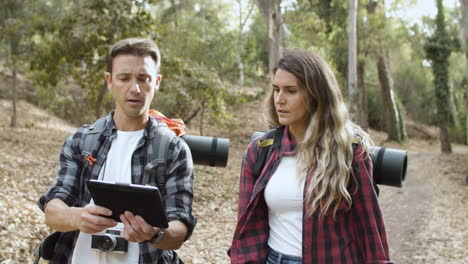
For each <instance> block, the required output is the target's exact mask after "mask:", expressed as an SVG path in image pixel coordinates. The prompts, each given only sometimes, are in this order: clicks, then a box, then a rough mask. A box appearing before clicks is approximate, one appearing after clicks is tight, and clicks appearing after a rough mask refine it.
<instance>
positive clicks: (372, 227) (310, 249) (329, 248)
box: [229, 127, 392, 264]
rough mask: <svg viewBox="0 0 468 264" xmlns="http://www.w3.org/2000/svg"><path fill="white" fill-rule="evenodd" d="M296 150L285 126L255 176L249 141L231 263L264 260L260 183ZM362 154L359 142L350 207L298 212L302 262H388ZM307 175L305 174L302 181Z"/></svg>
mask: <svg viewBox="0 0 468 264" xmlns="http://www.w3.org/2000/svg"><path fill="white" fill-rule="evenodd" d="M296 152H297V151H296V143H295V142H294V139H292V137H291V135H290V133H289V131H288V128H287V127H285V128H284V134H283V138H282V141H281V144H280V147H279V148H277V149H273V150H272V153H271V155H270V157H269V159H268V161H267V162H266V163H265V167H264V168H263V170H262V172H261V174H260V176H259V177H258V179H257V180H255V179H253V177H252V170H253V167H254V164H255V162H256V159H257V153H259V144H258V143H257V141H254V142H252V143H251V144H250V145H249V146H248V148H247V151H246V153H245V155H244V159H243V162H242V170H241V177H240V189H239V210H238V218H237V226H236V230H235V233H234V238H233V241H232V245H231V248H230V250H229V255H230V257H231V263H233V264H241V263H242V264H247V263H251V264H253V263H265V261H266V258H267V254H268V245H267V242H268V235H269V225H268V208H267V205H266V203H265V198H264V189H265V186H266V184H267V182H268V180H269V178H270V177H271V175H272V174H273V173H274V172H275V170H276V169H277V168H278V165H279V163H280V161H281V158H282V157H283V156H284V155H293V154H295V153H296ZM363 157H364V155H363V151H362V146H358V147H357V148H356V150H355V154H354V160H353V164H352V167H353V172H354V175H355V176H354V180H351V183H350V185H351V186H350V190H351V192H350V193H351V196H352V208H351V209H350V210H346V206H344V205H343V206H342V207H340V208H339V209H338V211H337V215H336V220H334V219H333V215H332V214H331V213H329V214H327V215H325V216H324V218H323V219H322V220H320V219H319V218H318V216H317V215H313V216H312V217H310V218H306V217H305V216H304V217H303V234H302V263H306V264H322V263H324V264H364V263H367V264H383V263H387V264H389V263H392V262H390V261H389V253H388V245H387V238H386V233H385V227H384V222H383V218H382V214H381V212H380V207H379V204H378V200H377V194H376V192H375V189H374V187H373V183H372V161H371V160H370V159H365V158H363ZM311 177H312V175H309V176H308V177H307V180H306V186H307V185H308V183H309V182H310V179H311ZM304 195H305V194H304ZM304 208H306V207H305V205H304ZM304 211H305V210H304ZM304 213H305V212H304ZM303 215H304V214H303Z"/></svg>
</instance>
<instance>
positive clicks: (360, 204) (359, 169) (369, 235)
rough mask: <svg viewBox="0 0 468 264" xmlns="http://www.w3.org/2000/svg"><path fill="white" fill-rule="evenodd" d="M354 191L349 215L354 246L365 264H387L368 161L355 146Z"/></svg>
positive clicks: (383, 226) (381, 222)
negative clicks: (355, 234)
mask: <svg viewBox="0 0 468 264" xmlns="http://www.w3.org/2000/svg"><path fill="white" fill-rule="evenodd" d="M353 173H354V177H355V179H356V184H357V191H356V192H354V194H353V197H352V199H353V207H352V208H353V209H352V214H353V217H354V220H355V222H356V225H357V234H358V237H357V242H358V243H359V246H358V248H359V250H360V251H361V252H360V253H361V255H362V256H363V257H364V259H365V261H366V262H365V263H366V264H384V263H386V264H390V263H393V262H391V261H390V257H389V250H388V244H387V236H386V232H385V225H384V220H383V216H382V213H381V210H380V206H379V202H378V199H377V193H376V191H375V189H374V185H373V181H372V161H371V159H370V158H369V157H366V155H365V153H364V152H363V150H362V146H359V147H358V148H357V150H356V153H355V158H354V161H353Z"/></svg>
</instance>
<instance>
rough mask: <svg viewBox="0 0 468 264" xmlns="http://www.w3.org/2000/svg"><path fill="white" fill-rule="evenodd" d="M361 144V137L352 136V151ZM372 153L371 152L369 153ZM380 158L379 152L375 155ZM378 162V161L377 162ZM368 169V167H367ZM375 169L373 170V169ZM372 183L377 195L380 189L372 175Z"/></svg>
mask: <svg viewBox="0 0 468 264" xmlns="http://www.w3.org/2000/svg"><path fill="white" fill-rule="evenodd" d="M359 145H361V138H360V137H358V136H354V137H353V152H354V153H355V152H356V150H357V148H358V147H359ZM370 155H372V153H370ZM379 158H381V154H380V153H379V156H378V157H377V160H378V159H379ZM378 163H380V162H378ZM373 166H379V165H378V164H373ZM368 169H369V168H368ZM374 171H375V170H374ZM372 185H373V186H374V190H375V193H376V194H377V197H378V196H379V194H380V189H379V186H377V183H376V182H375V177H372Z"/></svg>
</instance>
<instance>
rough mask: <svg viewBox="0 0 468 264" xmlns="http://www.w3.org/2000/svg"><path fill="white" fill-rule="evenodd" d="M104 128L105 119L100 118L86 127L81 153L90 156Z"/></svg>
mask: <svg viewBox="0 0 468 264" xmlns="http://www.w3.org/2000/svg"><path fill="white" fill-rule="evenodd" d="M105 126H106V117H102V118H99V119H98V120H96V122H94V124H92V125H90V126H89V127H88V131H87V132H86V134H85V135H84V141H83V145H82V149H81V151H82V153H84V152H86V153H87V154H91V151H92V150H93V147H94V145H95V143H96V141H97V140H98V138H99V136H100V135H101V133H102V132H103V131H104V128H105Z"/></svg>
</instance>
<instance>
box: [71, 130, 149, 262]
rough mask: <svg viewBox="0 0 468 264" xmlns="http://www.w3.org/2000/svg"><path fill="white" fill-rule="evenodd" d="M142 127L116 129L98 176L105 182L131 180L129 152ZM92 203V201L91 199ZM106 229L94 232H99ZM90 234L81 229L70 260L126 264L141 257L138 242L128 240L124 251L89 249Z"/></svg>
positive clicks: (130, 157)
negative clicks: (115, 134)
mask: <svg viewBox="0 0 468 264" xmlns="http://www.w3.org/2000/svg"><path fill="white" fill-rule="evenodd" d="M143 132H144V130H139V131H117V137H116V138H115V139H114V141H113V142H112V145H111V147H110V150H109V153H108V154H107V159H106V164H104V166H103V169H101V172H100V175H99V179H102V180H104V181H108V182H121V183H131V182H132V174H131V168H132V155H133V152H134V151H135V148H136V146H137V144H138V141H140V139H141V138H142V137H143ZM91 203H94V202H93V200H91ZM112 229H120V230H123V224H122V223H118V224H117V226H115V227H113V228H112ZM104 233H105V230H104V231H102V232H99V233H95V234H93V235H102V234H104ZM91 236H92V235H90V234H86V233H83V232H80V234H79V235H78V239H77V240H76V244H75V248H74V250H73V257H72V263H73V264H83V263H112V264H127V263H138V260H139V257H140V248H139V245H138V243H135V242H128V251H127V253H123V254H122V253H116V252H108V253H106V252H101V251H99V250H96V249H91Z"/></svg>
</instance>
